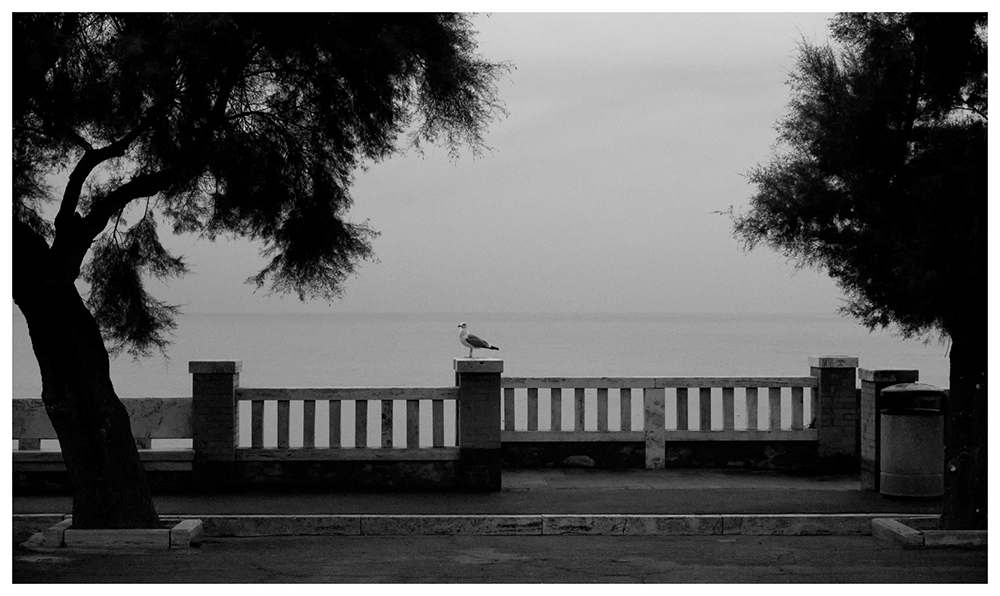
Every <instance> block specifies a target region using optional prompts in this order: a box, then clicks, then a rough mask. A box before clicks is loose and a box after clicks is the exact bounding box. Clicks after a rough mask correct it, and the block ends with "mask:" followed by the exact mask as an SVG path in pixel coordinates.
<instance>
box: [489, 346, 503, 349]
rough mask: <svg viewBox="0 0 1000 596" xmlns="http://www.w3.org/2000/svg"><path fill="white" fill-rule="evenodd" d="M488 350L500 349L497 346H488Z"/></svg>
mask: <svg viewBox="0 0 1000 596" xmlns="http://www.w3.org/2000/svg"><path fill="white" fill-rule="evenodd" d="M486 349H487V350H499V349H500V348H498V347H496V346H487V347H486Z"/></svg>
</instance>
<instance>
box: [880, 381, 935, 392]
mask: <svg viewBox="0 0 1000 596" xmlns="http://www.w3.org/2000/svg"><path fill="white" fill-rule="evenodd" d="M886 393H888V394H891V395H904V394H905V395H944V390H942V389H941V388H940V387H936V386H934V385H930V384H928V383H898V384H896V385H890V386H889V387H886V388H885V389H883V390H882V394H883V395H885V394H886Z"/></svg>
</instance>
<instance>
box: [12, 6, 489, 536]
mask: <svg viewBox="0 0 1000 596" xmlns="http://www.w3.org/2000/svg"><path fill="white" fill-rule="evenodd" d="M474 34H475V32H474V30H473V29H472V26H471V22H470V20H469V18H468V17H467V16H465V15H458V14H424V13H421V14H344V15H341V14H155V13H145V14H52V13H46V14H15V15H14V16H13V26H12V38H13V39H12V45H13V51H12V58H13V60H12V61H13V80H14V85H13V88H12V96H13V100H12V103H13V106H12V109H13V139H12V141H13V143H12V144H13V189H14V193H13V208H14V217H13V235H12V236H13V297H14V301H15V303H16V304H17V305H18V307H19V308H20V309H21V311H22V312H23V313H24V316H25V319H26V321H27V324H28V330H29V333H30V336H31V342H32V348H33V350H34V353H35V355H36V358H37V360H38V363H39V368H40V372H41V377H42V398H43V400H44V402H45V406H46V410H47V412H48V414H49V417H50V419H51V421H52V424H53V426H54V427H55V429H56V432H57V435H58V438H59V441H60V446H61V448H62V450H63V455H64V459H65V461H66V465H67V470H68V474H69V477H70V480H71V482H72V484H73V486H74V491H75V492H74V511H73V514H74V519H73V525H74V527H80V528H86V527H91V528H96V527H103V528H115V527H150V526H152V525H154V524H155V523H156V514H155V509H154V508H153V506H152V502H151V498H150V496H149V489H148V485H147V483H146V480H145V476H144V474H143V470H142V466H141V464H140V463H139V459H138V453H137V451H136V448H135V444H134V441H133V439H132V436H131V432H130V430H129V424H128V418H127V415H125V413H124V408H123V407H122V406H121V403H120V401H119V400H118V399H117V396H116V395H115V392H114V388H113V384H112V382H111V379H110V376H109V359H108V349H110V350H111V351H112V352H115V353H117V352H120V351H128V352H130V353H132V354H135V355H145V354H149V353H150V352H151V351H153V350H157V349H159V350H163V349H164V347H165V346H166V343H167V342H166V333H167V332H169V331H170V330H171V329H172V328H173V325H174V323H173V318H174V315H175V314H176V312H177V310H176V307H174V306H172V305H168V304H165V303H163V302H161V301H159V300H157V299H155V298H154V297H153V296H151V295H150V294H149V293H148V292H147V291H146V289H145V285H144V280H145V279H148V277H149V276H150V275H152V276H158V277H167V276H173V275H180V274H183V273H184V272H185V271H186V270H187V269H186V265H185V263H184V261H183V259H182V258H180V257H176V256H174V255H171V254H169V253H168V252H167V251H166V250H165V249H164V247H163V245H162V244H161V243H160V240H159V236H158V230H157V225H156V222H157V221H162V220H166V221H168V222H169V223H170V224H171V225H172V227H173V230H174V231H175V232H193V233H198V234H202V235H204V236H206V237H208V238H210V239H214V238H215V237H217V236H219V235H227V236H240V237H245V238H250V239H254V240H257V241H259V242H261V243H262V244H263V246H264V249H263V253H264V254H265V256H266V257H267V259H268V261H267V264H266V266H265V267H264V268H263V269H262V270H261V271H260V272H259V273H258V274H257V275H255V276H254V277H252V278H251V280H249V281H251V282H252V283H254V284H256V285H257V286H258V287H265V286H266V287H268V288H269V289H270V290H273V291H276V292H282V293H293V294H295V295H297V296H298V297H300V298H302V299H305V298H306V297H318V298H322V299H331V298H334V297H336V296H338V295H339V294H340V293H341V292H342V291H343V286H344V281H345V279H346V277H347V276H348V275H350V273H351V272H352V271H353V270H354V268H355V266H356V264H357V263H358V262H359V261H360V260H363V259H367V258H370V257H371V256H372V247H371V242H370V241H371V239H372V238H373V237H374V236H375V234H376V232H375V231H374V230H372V229H371V228H369V227H368V226H367V225H366V224H358V223H352V222H350V221H349V220H348V219H347V217H346V214H347V210H348V208H349V207H350V205H351V195H350V192H349V191H350V187H351V181H352V176H353V174H354V172H355V171H356V170H357V169H358V168H359V167H362V166H363V165H364V164H365V162H366V161H377V160H380V159H383V158H385V157H387V156H388V155H390V154H391V153H393V152H394V151H396V149H397V142H398V139H399V138H400V137H401V136H403V135H408V137H409V142H410V143H412V144H413V145H415V146H417V147H420V146H421V144H423V143H443V144H444V145H446V146H447V147H448V149H449V151H450V152H452V154H457V152H458V150H459V148H460V147H469V148H471V150H472V151H473V152H477V153H478V152H479V151H481V149H482V148H483V147H484V134H485V130H486V127H487V126H488V125H489V124H490V123H491V122H492V121H493V120H494V119H495V118H496V117H497V116H500V115H502V114H503V113H504V110H503V107H502V104H501V103H500V102H499V100H498V98H497V95H496V82H497V81H498V78H499V77H500V76H501V75H502V73H503V72H504V71H505V70H506V69H507V68H508V67H507V65H506V64H503V63H491V62H488V61H486V60H484V59H482V58H481V57H479V56H478V55H477V54H476V49H477V46H476V43H475V39H474ZM65 172H68V177H66V179H65V187H64V190H63V192H62V194H61V196H58V197H56V196H53V194H52V193H53V191H52V188H51V184H52V182H51V181H52V180H53V177H54V176H56V175H58V174H60V173H65ZM50 213H54V214H55V215H54V217H51V218H47V217H46V214H50ZM78 279H82V280H84V281H86V282H87V285H88V286H89V292H88V295H87V297H86V300H84V299H83V298H82V297H81V295H80V293H79V292H78V290H77V287H76V285H75V283H76V282H77V280H78ZM105 341H106V342H107V344H105Z"/></svg>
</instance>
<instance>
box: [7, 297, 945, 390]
mask: <svg viewBox="0 0 1000 596" xmlns="http://www.w3.org/2000/svg"><path fill="white" fill-rule="evenodd" d="M13 311H14V312H13V321H12V356H13V363H12V375H11V376H12V381H13V387H12V395H13V397H38V396H40V394H41V381H40V379H39V373H38V366H37V364H36V362H35V359H34V355H33V354H32V351H31V345H30V341H29V337H28V332H27V325H26V323H25V321H24V317H23V315H21V313H20V311H18V310H17V308H16V307H14V308H13ZM462 322H467V323H468V324H469V330H470V331H471V332H472V333H474V334H476V335H479V336H480V337H482V338H483V339H486V340H487V341H489V342H490V343H492V344H494V345H496V346H499V348H500V349H499V350H498V351H477V353H476V355H477V356H483V357H491V358H500V359H502V360H503V361H504V374H505V375H507V376H518V377H532V376H805V375H808V374H809V361H808V360H809V357H810V356H827V355H844V356H856V357H858V358H859V366H860V367H861V368H867V369H905V370H918V371H919V375H920V381H921V382H925V383H930V384H932V385H936V386H938V387H942V388H946V387H948V356H947V351H948V346H947V344H946V343H941V342H940V341H939V340H937V339H933V338H932V339H930V340H929V341H924V340H920V339H903V338H901V337H899V336H898V335H897V334H894V333H893V332H892V331H891V330H886V331H876V332H869V331H868V330H867V329H866V328H864V327H863V326H862V325H860V324H859V323H858V322H857V321H856V320H854V319H851V318H848V317H844V316H841V315H839V314H837V313H811V314H801V313H795V314H752V313H751V314H748V313H739V314H735V313H734V314H717V313H714V314H699V313H664V314H650V313H642V314H635V313H584V314H576V313H396V314H384V313H379V314H375V313H362V314H358V313H343V312H329V313H322V314H227V313H213V314H207V313H203V314H182V315H181V316H179V317H178V318H177V328H176V330H175V331H174V334H173V336H172V337H171V338H170V339H171V340H172V344H171V345H170V346H169V347H168V349H167V353H166V356H163V355H160V354H158V353H157V354H155V355H154V356H152V357H149V358H142V359H138V360H137V359H134V358H132V357H131V356H129V355H128V354H123V355H121V356H119V357H117V358H116V359H114V360H113V361H112V364H111V374H112V380H113V381H114V384H115V388H116V391H117V393H118V395H119V396H121V397H183V396H189V395H191V375H190V374H188V362H189V361H192V360H239V361H242V373H241V375H240V384H241V385H242V386H244V387H364V386H377V387H444V386H452V385H454V383H455V376H454V366H453V361H454V359H455V358H462V357H467V356H468V355H469V351H468V349H467V348H464V347H462V345H461V344H459V340H458V333H459V329H458V325H459V324H460V323H462Z"/></svg>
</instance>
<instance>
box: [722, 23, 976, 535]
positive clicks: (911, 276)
mask: <svg viewBox="0 0 1000 596" xmlns="http://www.w3.org/2000/svg"><path fill="white" fill-rule="evenodd" d="M986 28H987V16H986V15H985V14H971V13H948V14H928V13H911V14H883V13H872V14H868V13H865V14H841V15H839V16H838V17H837V18H836V19H834V20H833V22H832V24H831V31H832V33H833V38H834V40H836V41H837V42H839V43H840V47H839V48H838V49H836V50H835V49H833V48H831V47H825V46H824V47H817V46H812V45H810V44H807V43H803V44H802V47H801V53H800V57H799V61H798V65H797V67H796V69H795V71H794V72H793V73H792V77H791V81H790V82H791V87H792V101H791V105H790V110H789V113H788V115H787V116H786V117H785V118H784V119H783V120H782V121H781V122H780V123H779V126H778V132H779V143H780V147H781V152H779V153H777V154H776V155H775V156H774V158H773V159H772V160H771V161H770V163H768V164H765V165H762V166H758V167H757V168H756V169H755V170H753V171H752V172H751V173H750V180H751V182H752V183H754V184H755V185H756V187H757V192H756V194H755V195H754V196H753V197H752V198H751V210H750V212H749V213H747V214H746V215H741V216H738V217H736V219H735V233H736V235H737V236H738V237H741V238H742V239H743V240H744V242H745V243H746V245H747V246H748V247H750V248H752V247H754V246H756V245H758V244H765V245H768V246H771V247H773V248H776V249H778V250H780V251H782V252H783V253H784V254H786V255H787V256H789V257H791V258H793V259H795V260H797V261H798V262H799V263H800V264H801V265H804V266H814V267H817V268H820V269H823V270H826V271H827V272H829V274H830V276H831V277H833V278H834V279H835V280H836V282H837V283H838V285H839V286H840V287H841V288H842V289H843V291H844V293H845V294H846V297H847V303H846V305H845V306H844V307H843V311H844V312H845V313H847V314H850V315H853V316H855V317H857V318H858V319H860V320H861V321H862V322H863V323H864V324H865V325H867V326H868V327H869V328H878V327H887V326H889V325H895V326H896V327H898V328H899V329H900V330H901V331H902V333H903V334H904V335H908V336H913V335H919V334H925V333H929V332H938V333H940V334H941V335H942V336H944V337H947V338H948V340H949V341H950V344H949V358H950V373H949V380H950V394H949V396H948V399H947V400H946V408H945V410H946V417H945V465H944V470H943V472H944V479H945V497H944V503H943V507H942V516H941V523H942V527H943V528H945V529H985V528H986V525H987V486H988V481H987V479H988V466H987V436H988V433H987V395H988V391H987V358H986V355H987V351H988V345H987V328H986V322H987V317H988V308H987V295H988V292H987V280H988V271H987V191H988V184H987V178H988V160H987V119H988V103H987V51H986V49H987V48H986V44H987V30H986Z"/></svg>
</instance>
